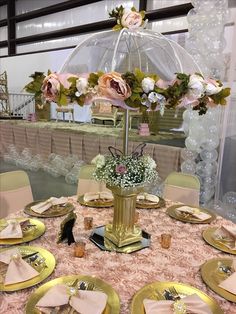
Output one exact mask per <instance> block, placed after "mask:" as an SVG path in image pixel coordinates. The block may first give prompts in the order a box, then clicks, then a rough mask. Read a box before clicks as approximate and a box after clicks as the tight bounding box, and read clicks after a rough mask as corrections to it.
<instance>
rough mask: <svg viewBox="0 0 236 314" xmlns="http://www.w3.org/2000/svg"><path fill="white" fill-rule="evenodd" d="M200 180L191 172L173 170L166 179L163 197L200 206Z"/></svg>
mask: <svg viewBox="0 0 236 314" xmlns="http://www.w3.org/2000/svg"><path fill="white" fill-rule="evenodd" d="M199 194H200V181H199V179H198V178H197V177H196V176H194V175H190V174H186V173H181V172H172V173H170V174H169V175H168V176H167V178H166V179H165V184H164V193H163V197H164V198H165V199H169V200H172V201H178V202H182V203H185V204H188V205H194V206H199Z"/></svg>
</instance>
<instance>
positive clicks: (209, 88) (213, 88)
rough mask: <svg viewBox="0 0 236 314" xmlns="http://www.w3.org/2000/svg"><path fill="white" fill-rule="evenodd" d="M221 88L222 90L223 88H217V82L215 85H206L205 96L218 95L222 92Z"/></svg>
mask: <svg viewBox="0 0 236 314" xmlns="http://www.w3.org/2000/svg"><path fill="white" fill-rule="evenodd" d="M222 88H223V86H219V84H218V83H217V82H216V84H213V83H207V85H206V94H207V95H214V94H218V93H219V92H220V91H221V90H222Z"/></svg>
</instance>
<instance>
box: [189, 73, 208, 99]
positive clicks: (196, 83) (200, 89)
mask: <svg viewBox="0 0 236 314" xmlns="http://www.w3.org/2000/svg"><path fill="white" fill-rule="evenodd" d="M188 87H189V89H190V90H189V95H190V96H194V97H197V98H200V97H202V95H203V93H204V92H205V82H204V79H203V78H202V77H201V76H200V75H197V74H192V75H190V79H189V83H188Z"/></svg>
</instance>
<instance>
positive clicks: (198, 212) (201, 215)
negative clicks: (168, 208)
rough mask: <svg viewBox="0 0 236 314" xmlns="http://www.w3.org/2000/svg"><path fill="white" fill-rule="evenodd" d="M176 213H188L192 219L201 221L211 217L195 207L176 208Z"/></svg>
mask: <svg viewBox="0 0 236 314" xmlns="http://www.w3.org/2000/svg"><path fill="white" fill-rule="evenodd" d="M176 211H177V212H179V213H189V214H191V215H192V216H193V217H195V218H197V219H199V220H201V221H204V220H207V219H209V218H211V215H209V214H207V213H204V212H202V211H201V210H200V209H199V208H195V207H189V206H181V207H178V208H176Z"/></svg>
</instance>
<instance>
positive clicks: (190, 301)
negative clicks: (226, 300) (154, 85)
mask: <svg viewBox="0 0 236 314" xmlns="http://www.w3.org/2000/svg"><path fill="white" fill-rule="evenodd" d="M181 301H182V302H183V303H184V304H185V306H186V308H187V313H191V314H212V311H211V309H210V308H209V306H208V305H207V304H206V303H205V302H204V301H202V299H201V298H200V297H199V296H198V295H197V294H192V295H189V296H187V297H184V298H182V299H181ZM174 303H175V302H174V301H169V300H168V301H167V300H163V301H155V300H149V299H144V300H143V305H144V308H145V313H146V314H155V313H158V314H173V313H174Z"/></svg>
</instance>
